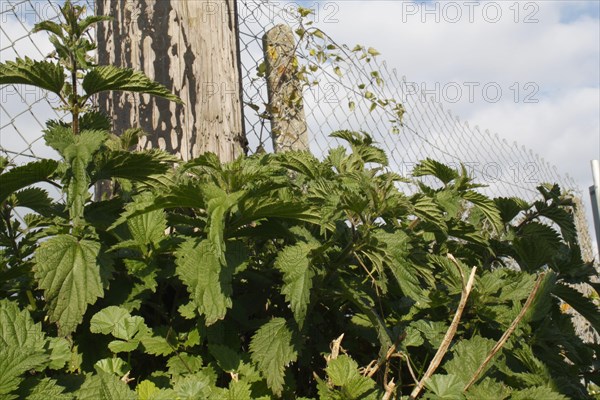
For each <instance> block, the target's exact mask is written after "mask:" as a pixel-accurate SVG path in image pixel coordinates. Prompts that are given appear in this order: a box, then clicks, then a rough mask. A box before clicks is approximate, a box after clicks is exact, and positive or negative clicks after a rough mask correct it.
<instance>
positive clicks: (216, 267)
mask: <svg viewBox="0 0 600 400" xmlns="http://www.w3.org/2000/svg"><path fill="white" fill-rule="evenodd" d="M221 258H222V254H221V253H220V252H218V251H217V250H216V249H215V248H214V246H213V244H212V243H211V242H209V241H208V240H203V241H201V242H198V241H197V240H195V239H190V240H188V241H186V242H185V243H183V244H182V245H181V246H180V247H179V250H178V251H177V270H176V271H177V275H178V276H179V278H180V279H181V281H182V282H183V283H184V284H185V285H186V286H187V288H188V292H189V293H190V295H191V298H192V300H193V301H194V302H195V304H196V307H197V308H198V311H199V312H200V314H202V315H204V316H205V317H206V324H207V325H212V324H214V323H215V322H217V321H218V320H220V319H223V318H224V317H225V314H226V313H227V309H228V308H231V305H232V302H231V297H230V296H231V293H232V289H231V277H232V275H233V268H231V267H230V266H227V265H226V266H223V265H221Z"/></svg>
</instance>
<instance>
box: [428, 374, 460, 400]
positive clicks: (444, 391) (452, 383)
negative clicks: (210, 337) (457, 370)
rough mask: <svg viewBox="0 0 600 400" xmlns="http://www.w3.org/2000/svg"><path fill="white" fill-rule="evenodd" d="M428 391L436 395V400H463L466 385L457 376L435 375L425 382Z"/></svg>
mask: <svg viewBox="0 0 600 400" xmlns="http://www.w3.org/2000/svg"><path fill="white" fill-rule="evenodd" d="M425 386H426V387H427V389H429V390H431V391H432V392H433V393H435V395H436V397H435V398H436V399H447V400H462V399H464V397H463V394H462V390H463V387H464V384H463V383H462V382H461V380H460V379H459V378H458V377H457V376H456V375H452V374H449V375H440V374H435V375H433V376H432V377H431V378H429V379H428V380H427V381H426V382H425Z"/></svg>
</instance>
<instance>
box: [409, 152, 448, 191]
mask: <svg viewBox="0 0 600 400" xmlns="http://www.w3.org/2000/svg"><path fill="white" fill-rule="evenodd" d="M412 175H413V176H429V175H431V176H435V177H436V178H438V179H439V180H440V181H442V183H444V185H447V184H449V183H450V182H452V181H453V180H454V179H456V178H458V177H459V174H458V172H457V171H456V170H455V169H453V168H450V167H449V166H447V165H445V164H442V163H441V162H438V161H435V160H433V159H431V158H427V159H425V160H423V161H421V162H420V163H419V164H417V166H416V167H415V168H414V169H413V172H412Z"/></svg>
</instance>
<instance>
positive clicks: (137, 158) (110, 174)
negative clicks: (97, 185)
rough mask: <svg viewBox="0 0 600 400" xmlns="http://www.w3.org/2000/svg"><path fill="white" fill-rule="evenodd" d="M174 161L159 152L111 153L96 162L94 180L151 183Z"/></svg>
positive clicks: (120, 151) (121, 151)
mask: <svg viewBox="0 0 600 400" xmlns="http://www.w3.org/2000/svg"><path fill="white" fill-rule="evenodd" d="M173 161H175V159H174V157H173V156H170V155H169V154H167V153H165V152H163V151H160V150H150V151H145V152H130V151H125V150H116V151H111V152H109V153H107V154H106V156H105V157H102V158H101V159H99V160H97V163H96V171H95V175H94V179H95V180H99V179H114V178H121V179H128V180H130V181H133V182H147V183H153V182H155V181H156V179H157V178H156V176H157V175H161V174H164V173H166V172H167V171H168V170H169V168H170V167H171V163H172V162H173Z"/></svg>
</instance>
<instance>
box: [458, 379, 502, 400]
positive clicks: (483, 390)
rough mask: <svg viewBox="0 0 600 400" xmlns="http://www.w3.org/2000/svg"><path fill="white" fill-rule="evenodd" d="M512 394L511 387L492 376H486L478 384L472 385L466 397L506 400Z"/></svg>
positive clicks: (470, 398) (482, 399) (470, 399)
mask: <svg viewBox="0 0 600 400" xmlns="http://www.w3.org/2000/svg"><path fill="white" fill-rule="evenodd" d="M509 396H510V388H509V387H507V386H506V385H504V384H502V383H499V382H497V381H495V380H493V379H491V378H485V379H484V380H483V381H482V382H480V383H479V384H477V385H474V386H471V388H470V389H469V390H468V392H467V393H465V397H466V398H467V399H468V400H505V399H507V398H508V397H509Z"/></svg>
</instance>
